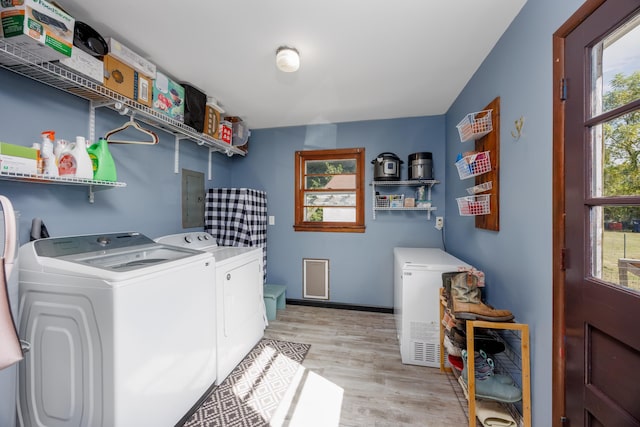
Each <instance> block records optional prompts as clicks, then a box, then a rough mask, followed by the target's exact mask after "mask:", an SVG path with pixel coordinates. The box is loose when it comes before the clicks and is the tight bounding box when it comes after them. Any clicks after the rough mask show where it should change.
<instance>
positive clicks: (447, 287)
mask: <svg viewBox="0 0 640 427" xmlns="http://www.w3.org/2000/svg"><path fill="white" fill-rule="evenodd" d="M458 274H460V272H459V271H449V272H446V273H442V287H443V288H444V292H443V294H442V295H443V297H444V299H445V301H446V302H447V307H449V310H453V305H452V304H451V280H452V279H453V278H454V277H455V276H457V275H458Z"/></svg>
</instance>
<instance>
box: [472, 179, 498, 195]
mask: <svg viewBox="0 0 640 427" xmlns="http://www.w3.org/2000/svg"><path fill="white" fill-rule="evenodd" d="M492 188H493V181H487V182H483V183H482V184H478V185H474V186H473V187H469V188H467V193H468V194H471V195H474V194H478V193H484V192H485V191H489V190H491V189H492Z"/></svg>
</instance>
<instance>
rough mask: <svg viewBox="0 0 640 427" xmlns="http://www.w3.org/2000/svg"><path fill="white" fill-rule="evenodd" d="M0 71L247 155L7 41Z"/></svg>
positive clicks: (0, 48) (0, 49) (0, 43)
mask: <svg viewBox="0 0 640 427" xmlns="http://www.w3.org/2000/svg"><path fill="white" fill-rule="evenodd" d="M0 67H3V68H5V69H7V70H9V71H12V72H14V73H16V74H20V75H22V76H24V77H28V78H30V79H32V80H35V81H38V82H40V83H43V84H46V85H48V86H51V87H54V88H56V89H59V90H62V91H64V92H67V93H70V94H73V95H76V96H78V97H80V98H83V99H86V100H89V101H91V103H92V105H95V106H106V107H110V108H112V109H115V110H116V111H121V110H122V106H125V107H128V108H129V110H130V112H131V113H135V115H136V116H135V117H136V119H137V120H140V121H143V122H144V123H147V124H149V125H151V126H154V127H156V128H159V129H162V130H164V131H166V132H169V133H172V134H174V135H183V136H185V137H187V138H189V139H192V140H193V141H195V142H197V143H198V144H199V145H204V146H207V147H209V148H212V149H214V150H216V151H220V152H224V153H226V154H227V155H229V156H231V155H234V154H238V155H241V156H244V155H245V154H246V153H245V152H244V151H243V150H240V149H239V148H236V147H234V146H232V145H230V144H227V143H226V142H223V141H220V140H217V139H214V138H212V137H210V136H209V135H206V134H204V133H201V132H198V131H196V130H195V129H194V128H192V127H190V126H187V125H185V124H184V123H182V122H179V121H177V120H174V119H172V118H170V117H169V116H165V115H164V114H162V113H159V112H157V111H155V110H153V109H151V108H149V107H147V106H145V105H142V104H140V103H138V102H135V101H133V100H131V99H129V98H126V97H124V96H122V95H120V94H118V93H116V92H114V91H112V90H110V89H107V88H106V87H104V86H102V85H99V84H97V83H95V82H93V81H91V80H89V79H86V78H84V77H83V76H82V75H79V74H77V73H75V72H73V71H70V70H68V69H66V68H63V67H61V66H60V65H59V64H58V63H57V62H45V61H43V60H42V59H41V58H40V57H38V56H37V55H34V54H33V53H31V52H28V51H26V50H24V49H22V48H20V47H19V46H15V45H13V44H11V43H7V42H6V41H5V40H3V39H0ZM116 106H118V108H116Z"/></svg>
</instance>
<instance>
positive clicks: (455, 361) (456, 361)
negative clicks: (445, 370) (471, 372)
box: [447, 354, 464, 371]
mask: <svg viewBox="0 0 640 427" xmlns="http://www.w3.org/2000/svg"><path fill="white" fill-rule="evenodd" d="M447 359H448V360H449V365H451V366H453V367H454V368H456V369H457V370H458V371H462V369H464V363H463V362H462V357H458V356H454V355H453V354H448V355H447Z"/></svg>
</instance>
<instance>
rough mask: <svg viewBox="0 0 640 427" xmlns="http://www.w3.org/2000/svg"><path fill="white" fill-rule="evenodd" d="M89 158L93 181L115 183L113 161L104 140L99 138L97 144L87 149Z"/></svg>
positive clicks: (116, 178)
mask: <svg viewBox="0 0 640 427" xmlns="http://www.w3.org/2000/svg"><path fill="white" fill-rule="evenodd" d="M87 152H88V153H89V158H91V163H92V164H93V179H95V180H99V181H117V180H118V176H117V174H116V164H115V162H114V161H113V157H112V156H111V152H109V144H108V142H107V140H106V139H104V138H100V139H99V140H98V142H96V143H95V144H93V145H91V146H90V147H89V148H87Z"/></svg>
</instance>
